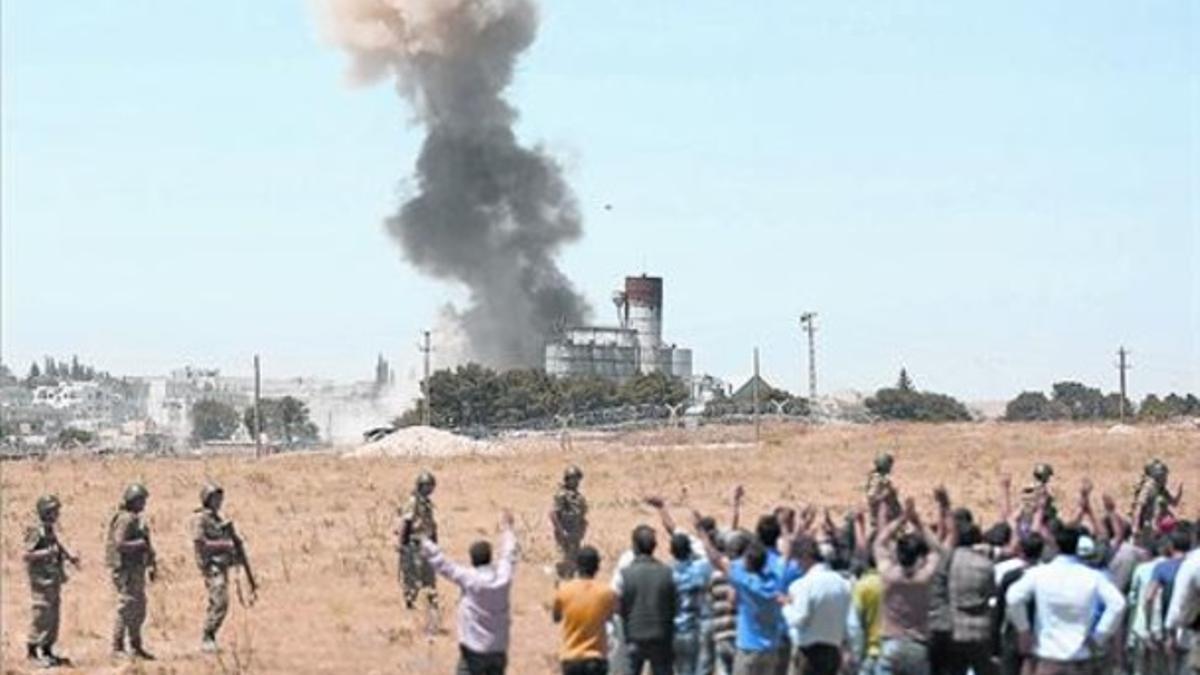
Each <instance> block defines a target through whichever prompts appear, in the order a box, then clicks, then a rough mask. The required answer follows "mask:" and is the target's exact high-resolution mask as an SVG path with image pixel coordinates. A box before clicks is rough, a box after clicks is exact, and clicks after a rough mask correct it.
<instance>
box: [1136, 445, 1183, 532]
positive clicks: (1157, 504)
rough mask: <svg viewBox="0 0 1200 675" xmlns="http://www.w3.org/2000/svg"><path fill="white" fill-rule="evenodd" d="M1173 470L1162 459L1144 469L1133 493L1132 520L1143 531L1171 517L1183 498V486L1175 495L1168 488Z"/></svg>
mask: <svg viewBox="0 0 1200 675" xmlns="http://www.w3.org/2000/svg"><path fill="white" fill-rule="evenodd" d="M1170 473H1171V470H1170V469H1168V468H1167V465H1166V463H1165V462H1163V461H1162V460H1160V459H1155V460H1151V461H1150V463H1148V464H1146V466H1145V468H1143V469H1142V479H1141V480H1140V481H1138V484H1137V487H1136V488H1135V489H1134V491H1133V509H1132V513H1130V519H1131V520H1132V521H1133V523H1134V526H1135V527H1136V530H1135V531H1138V532H1140V531H1142V530H1143V529H1145V528H1147V527H1153V526H1154V525H1155V524H1156V523H1157V522H1158V521H1159V519H1161V518H1162V517H1163V516H1169V515H1171V513H1172V510H1173V509H1174V507H1175V506H1177V505H1178V504H1179V500H1180V499H1182V498H1183V484H1182V483H1180V485H1179V489H1178V490H1177V491H1176V493H1175V494H1171V492H1170V490H1169V489H1168V488H1167V478H1168V477H1169V476H1170Z"/></svg>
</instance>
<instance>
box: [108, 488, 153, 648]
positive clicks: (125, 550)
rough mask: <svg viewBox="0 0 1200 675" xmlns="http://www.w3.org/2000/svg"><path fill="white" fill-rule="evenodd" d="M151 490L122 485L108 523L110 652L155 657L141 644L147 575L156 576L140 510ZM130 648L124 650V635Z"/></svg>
mask: <svg viewBox="0 0 1200 675" xmlns="http://www.w3.org/2000/svg"><path fill="white" fill-rule="evenodd" d="M149 497H150V492H149V491H148V490H146V486H144V485H142V484H141V483H134V484H132V485H130V486H129V487H127V488H125V494H124V497H123V499H122V504H121V508H120V509H118V510H117V512H116V513H115V514H114V515H113V517H112V520H111V521H109V524H108V542H107V546H106V551H105V553H106V558H107V562H108V567H109V569H111V570H112V579H113V585H114V586H115V587H116V589H117V617H116V621H115V623H114V626H113V635H112V649H113V656H123V655H125V654H126V653H128V655H129V656H131V657H136V658H140V659H146V660H148V661H152V660H154V657H153V656H152V655H151V654H150V653H149V652H147V651H146V650H145V648H144V647H143V646H142V624H143V623H145V621H146V579H147V578H149V580H150V581H151V582H153V581H154V579H155V577H156V576H157V567H156V564H155V555H154V545H153V544H152V543H151V542H150V526H149V525H148V524H147V523H146V520H145V518H144V517H143V516H142V512H143V511H144V510H145V509H146V500H147V499H149ZM126 635H128V636H129V651H128V652H126V651H125V636H126Z"/></svg>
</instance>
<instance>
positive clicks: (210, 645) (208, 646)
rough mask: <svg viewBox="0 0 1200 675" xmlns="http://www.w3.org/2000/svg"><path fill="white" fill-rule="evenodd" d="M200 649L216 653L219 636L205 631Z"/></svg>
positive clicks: (207, 652)
mask: <svg viewBox="0 0 1200 675" xmlns="http://www.w3.org/2000/svg"><path fill="white" fill-rule="evenodd" d="M200 651H202V652H204V653H205V654H216V653H217V636H216V635H213V634H212V633H209V632H207V631H205V633H204V637H203V638H201V640H200Z"/></svg>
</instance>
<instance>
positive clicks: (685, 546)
mask: <svg viewBox="0 0 1200 675" xmlns="http://www.w3.org/2000/svg"><path fill="white" fill-rule="evenodd" d="M671 557H672V558H675V559H676V560H678V561H680V562H683V561H684V560H691V558H692V540H691V539H690V538H689V537H688V536H687V535H686V534H684V533H682V532H676V533H675V534H673V535H671Z"/></svg>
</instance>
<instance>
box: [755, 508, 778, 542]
mask: <svg viewBox="0 0 1200 675" xmlns="http://www.w3.org/2000/svg"><path fill="white" fill-rule="evenodd" d="M754 533H755V534H756V535H758V541H759V543H761V544H762V545H763V546H765V547H767V548H775V545H776V544H777V543H779V537H780V536H781V535H782V534H783V528H782V527H781V526H780V525H779V518H778V517H777V516H776V515H775V514H768V515H765V516H763V517H761V518H759V519H758V525H756V526H755V528H754Z"/></svg>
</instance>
